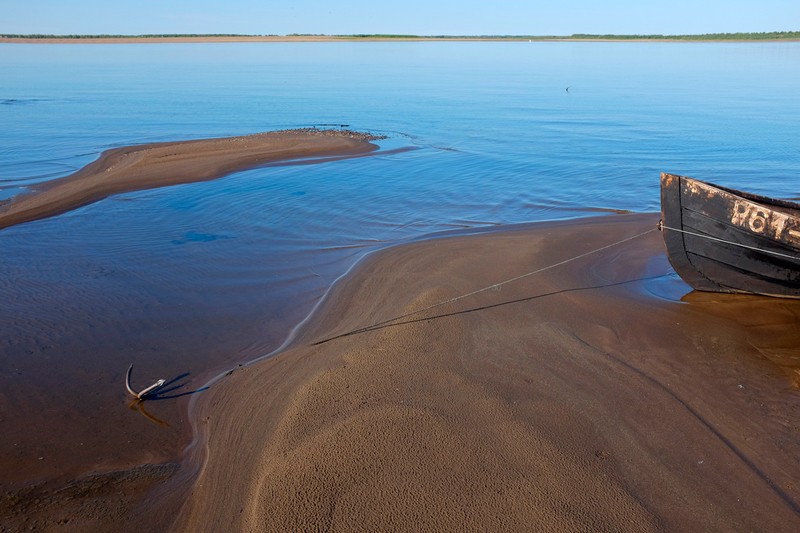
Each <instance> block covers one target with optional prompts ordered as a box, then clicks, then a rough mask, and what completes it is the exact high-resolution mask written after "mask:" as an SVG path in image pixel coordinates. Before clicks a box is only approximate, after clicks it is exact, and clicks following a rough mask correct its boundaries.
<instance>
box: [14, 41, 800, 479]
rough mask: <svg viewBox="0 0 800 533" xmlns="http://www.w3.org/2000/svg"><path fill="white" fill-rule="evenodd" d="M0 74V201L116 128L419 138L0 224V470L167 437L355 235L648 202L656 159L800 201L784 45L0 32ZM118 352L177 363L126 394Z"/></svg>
mask: <svg viewBox="0 0 800 533" xmlns="http://www.w3.org/2000/svg"><path fill="white" fill-rule="evenodd" d="M0 72H2V73H3V74H2V76H0V124H2V128H0V201H1V200H3V199H7V198H10V197H12V196H13V195H15V194H19V193H21V192H24V191H25V190H26V188H27V187H29V186H31V185H33V184H36V183H39V182H42V181H46V180H50V179H54V178H57V177H61V176H64V175H67V174H70V173H72V172H74V171H75V170H77V169H78V168H80V167H82V166H83V165H85V164H87V163H89V162H91V161H92V160H94V159H95V158H97V156H98V155H99V153H101V152H102V151H103V150H106V149H108V148H113V147H118V146H125V145H131V144H139V143H148V142H157V141H172V140H184V139H196V138H204V137H219V136H229V135H242V134H249V133H256V132H260V131H267V130H275V129H284V128H295V127H308V126H317V127H339V126H341V125H347V126H348V127H349V128H351V129H356V130H363V131H370V132H374V133H378V134H383V135H387V137H388V138H387V139H386V140H385V141H381V142H380V144H381V148H383V149H386V150H387V151H389V149H392V148H413V150H408V151H400V152H399V153H386V154H381V153H379V154H377V155H375V156H372V157H365V158H359V159H351V160H345V161H336V162H330V163H323V164H317V165H303V166H271V167H266V168H259V169H254V170H249V171H246V172H240V173H237V174H234V175H231V176H228V177H225V178H222V179H218V180H215V181H212V182H205V183H196V184H189V185H181V186H175V187H166V188H162V189H157V190H150V191H139V192H134V193H127V194H121V195H117V196H114V197H111V198H108V199H106V200H103V201H101V202H97V203H95V204H92V205H89V206H85V207H83V208H80V209H77V210H75V211H72V212H70V213H67V214H64V215H61V216H58V217H54V218H50V219H46V220H40V221H36V222H32V223H27V224H23V225H20V226H16V227H12V228H8V229H5V230H2V231H0V472H2V476H0V488H6V487H15V486H18V485H19V484H21V483H26V482H31V481H58V480H61V479H66V478H68V477H70V476H73V475H76V474H77V473H80V472H83V471H86V470H88V469H108V468H117V467H122V466H125V465H128V464H132V463H136V462H141V461H161V460H165V459H169V458H172V457H175V456H176V455H177V454H178V453H179V452H180V449H181V447H182V446H183V445H184V444H185V443H186V439H187V435H188V434H189V431H190V429H189V426H188V424H187V421H186V420H185V418H186V403H187V401H188V398H190V397H192V393H194V394H202V387H203V385H204V384H205V383H206V381H207V380H208V378H209V377H211V376H213V375H216V374H218V373H219V372H221V371H224V370H225V369H226V368H230V367H232V366H235V365H237V364H241V363H244V362H246V361H248V360H251V359H253V358H256V357H259V356H262V355H264V354H267V353H269V352H271V351H272V350H274V349H275V348H277V347H278V346H279V345H280V344H281V343H282V342H283V341H284V340H285V339H286V337H287V335H288V334H289V332H290V330H291V329H292V327H294V326H295V325H296V324H297V323H298V322H300V321H301V320H302V319H303V318H304V317H305V316H307V314H308V313H309V312H310V310H311V309H312V308H313V306H314V304H315V303H316V302H317V301H318V300H319V298H320V297H321V296H322V295H323V294H324V292H325V290H326V289H327V288H328V287H329V286H330V285H331V283H333V281H334V280H335V279H336V278H337V277H338V276H340V275H342V274H343V273H344V272H346V271H347V269H348V268H349V267H350V266H351V265H352V264H353V263H354V262H355V261H356V260H357V259H358V258H359V257H361V256H362V255H363V254H364V253H366V252H369V251H372V250H375V249H378V248H381V247H385V246H391V245H394V244H399V243H402V242H406V241H408V240H412V239H418V238H424V237H425V236H426V235H430V234H432V233H435V232H439V231H443V230H452V229H463V230H467V231H468V230H469V229H470V228H482V227H487V226H496V225H502V224H511V223H518V222H530V221H538V220H553V219H564V218H574V217H583V216H591V215H597V214H603V213H611V212H619V211H636V212H647V211H657V210H658V209H659V203H658V202H659V191H658V177H659V172H661V171H668V172H673V173H679V174H685V175H690V176H694V177H697V178H701V179H704V180H708V181H712V182H716V183H719V184H722V185H726V186H729V187H734V188H740V189H747V190H750V191H752V192H757V193H761V194H766V195H769V196H778V197H784V198H797V197H800V178H799V177H798V176H800V144H798V139H799V138H800V100H798V96H797V95H798V94H800V43H600V42H596V43H588V42H587V43H580V42H578V43H543V42H532V43H529V42H372V43H366V42H364V43H346V42H333V43H241V44H239V43H236V44H233V43H229V44H135V45H102V44H75V45H47V44H38V45H17V44H13V45H12V44H5V45H0ZM131 363H134V365H135V369H134V374H133V377H134V383H135V384H136V385H138V386H139V387H138V388H143V387H144V386H145V385H148V384H150V383H151V382H152V381H154V380H155V379H157V378H166V379H168V380H169V381H170V382H171V385H170V387H169V391H170V392H169V393H165V394H163V395H162V397H161V398H159V399H158V400H156V401H152V402H147V403H146V408H147V411H145V412H142V411H141V410H137V409H134V408H131V407H130V406H129V402H128V399H129V398H128V397H127V396H126V392H125V390H124V376H125V371H126V370H127V368H128V365H129V364H131ZM198 391H199V392H198ZM143 415H144V416H143Z"/></svg>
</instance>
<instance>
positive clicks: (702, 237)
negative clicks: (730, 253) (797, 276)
mask: <svg viewBox="0 0 800 533" xmlns="http://www.w3.org/2000/svg"><path fill="white" fill-rule="evenodd" d="M658 227H659V228H660V229H662V230H664V229H668V230H670V231H677V232H678V233H685V234H687V235H693V236H695V237H700V238H701V239H708V240H710V241H716V242H721V243H725V244H730V245H731V246H738V247H740V248H747V249H748V250H754V251H756V252H761V253H764V254H771V255H774V256H777V257H785V258H787V259H793V260H795V261H798V260H800V256H797V255H791V254H783V253H781V252H774V251H772V250H764V249H763V248H758V247H756V246H750V245H748V244H742V243H739V242H732V241H726V240H725V239H720V238H718V237H712V236H711V235H703V234H702V233H695V232H694V231H687V230H685V229H679V228H671V227H669V226H665V225H664V223H663V222H659V223H658Z"/></svg>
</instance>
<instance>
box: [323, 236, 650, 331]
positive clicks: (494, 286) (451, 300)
mask: <svg viewBox="0 0 800 533" xmlns="http://www.w3.org/2000/svg"><path fill="white" fill-rule="evenodd" d="M657 229H658V228H652V229H649V230H647V231H643V232H641V233H637V234H636V235H633V236H631V237H626V238H624V239H620V240H618V241H616V242H612V243H611V244H607V245H605V246H601V247H600V248H595V249H594V250H590V251H588V252H584V253H582V254H579V255H576V256H574V257H570V258H568V259H564V260H563V261H559V262H558V263H553V264H552V265H548V266H546V267H542V268H538V269H536V270H533V271H531V272H527V273H525V274H522V275H521V276H516V277H513V278H510V279H507V280H504V281H501V282H499V283H494V284H492V285H489V286H487V287H483V288H480V289H477V290H474V291H472V292H468V293H466V294H461V295H459V296H455V297H453V298H448V299H447V300H442V301H440V302H436V303H435V304H432V305H429V306H427V307H423V308H421V309H417V310H415V311H411V312H410V313H405V314H403V315H399V316H396V317H394V318H390V319H388V320H384V321H382V322H377V323H375V324H372V325H369V326H364V327H363V328H358V329H355V330H353V331H349V332H347V333H342V334H340V335H335V336H333V337H329V338H327V339H324V340H321V341H317V342H315V343H313V344H312V346H317V345H319V344H324V343H326V342H328V341H332V340H334V339H339V338H341V337H347V336H349V335H355V334H358V333H363V332H366V331H370V330H373V329H376V328H379V327H382V326H386V325H389V324H391V323H392V322H396V321H398V320H403V319H405V318H409V317H412V316H414V315H418V314H420V313H424V312H425V311H430V310H431V309H435V308H437V307H441V306H443V305H448V304H451V303H454V302H457V301H459V300H463V299H464V298H469V297H470V296H475V295H476V294H480V293H482V292H486V291H490V290H496V289H499V288H500V287H502V286H503V285H507V284H509V283H513V282H515V281H519V280H521V279H524V278H527V277H530V276H533V275H535V274H540V273H542V272H545V271H546V270H550V269H553V268H556V267H560V266H563V265H566V264H567V263H571V262H572V261H577V260H578V259H582V258H584V257H587V256H590V255H592V254H596V253H598V252H602V251H603V250H608V249H609V248H613V247H614V246H618V245H620V244H623V243H626V242H628V241H632V240H634V239H638V238H639V237H643V236H645V235H647V234H648V233H653V232H654V231H656V230H657Z"/></svg>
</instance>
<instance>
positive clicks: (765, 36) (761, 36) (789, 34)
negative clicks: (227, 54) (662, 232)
mask: <svg viewBox="0 0 800 533" xmlns="http://www.w3.org/2000/svg"><path fill="white" fill-rule="evenodd" d="M204 37H232V38H259V37H318V38H325V37H327V38H331V39H476V40H478V39H498V40H502V39H508V40H587V41H591V40H620V41H624V40H636V41H651V40H652V41H658V40H669V41H788V40H800V31H770V32H756V33H748V32H740V33H703V34H695V35H662V34H645V35H617V34H590V33H574V34H572V35H402V34H381V33H373V34H369V33H363V34H354V35H325V34H311V33H292V34H289V35H285V36H281V35H275V34H268V35H245V34H237V33H160V34H146V35H115V34H100V35H72V34H70V35H52V34H42V33H33V34H3V35H0V38H4V39H159V38H160V39H164V38H173V39H181V38H195V39H197V38H204Z"/></svg>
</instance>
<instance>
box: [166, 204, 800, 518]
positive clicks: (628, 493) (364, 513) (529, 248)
mask: <svg viewBox="0 0 800 533" xmlns="http://www.w3.org/2000/svg"><path fill="white" fill-rule="evenodd" d="M656 221H657V217H655V216H652V215H622V216H609V217H604V218H600V219H592V220H581V221H573V222H567V223H545V224H537V225H533V226H528V227H520V228H516V227H515V228H507V229H504V230H502V231H497V232H495V231H493V232H490V233H485V234H478V235H472V236H455V237H452V238H443V239H434V240H428V241H425V242H420V243H414V244H410V245H406V246H401V247H397V248H393V249H389V250H385V251H383V252H380V253H377V254H374V255H373V256H371V257H369V258H367V259H366V260H365V261H363V262H362V263H361V264H360V265H359V266H358V267H357V269H356V270H355V271H354V272H352V273H351V274H350V275H348V276H347V277H346V278H345V279H343V280H341V281H340V282H339V283H338V284H337V285H336V286H335V287H334V288H333V290H332V291H331V292H330V293H329V295H328V297H326V299H325V300H324V302H323V303H322V304H321V306H320V308H319V309H318V312H317V313H316V314H315V316H314V318H313V319H312V320H311V321H310V322H308V323H307V324H306V325H305V326H304V327H303V328H302V330H301V331H300V332H299V334H298V337H297V338H296V341H295V342H294V343H293V346H292V347H290V349H288V350H286V351H285V352H283V353H281V354H280V355H278V356H276V357H273V358H271V359H267V360H264V361H261V362H259V363H257V364H254V365H251V366H249V367H244V368H241V369H239V370H237V371H235V372H233V373H232V374H230V375H229V376H228V377H225V378H223V379H222V380H221V381H220V382H218V383H217V384H215V386H214V387H212V389H211V390H210V391H209V393H208V394H206V395H204V396H203V397H202V398H198V399H197V404H196V406H195V407H196V408H195V409H194V415H195V423H196V424H197V427H198V437H197V446H195V447H194V448H193V450H194V451H193V456H192V457H190V458H188V461H190V462H194V463H195V464H200V465H202V467H201V469H200V474H199V476H198V478H197V479H196V481H195V482H194V484H193V485H192V487H191V492H190V494H189V496H188V499H187V500H186V502H185V504H184V505H183V507H182V509H181V510H180V513H179V514H178V518H177V522H176V523H175V524H173V529H176V530H180V531H223V530H225V531H292V530H333V531H353V530H385V529H391V530H407V531H408V530H413V531H420V530H435V531H442V530H444V531H452V530H459V531H462V530H488V531H502V530H533V531H536V530H547V531H577V530H581V531H609V530H613V531H637V532H638V531H661V530H673V531H675V530H677V531H688V530H698V531H708V530H714V531H733V530H754V531H796V530H797V528H798V526H799V525H800V485H798V482H797V480H798V479H800V462H799V461H798V457H800V394H798V388H797V381H796V380H794V381H793V379H792V376H795V377H797V376H800V374H798V373H797V372H798V368H796V367H793V366H792V365H797V363H796V361H797V358H798V355H800V352H798V350H799V349H798V346H800V327H798V325H800V304H799V303H798V302H797V301H784V300H775V299H769V298H761V297H754V296H731V295H692V297H690V298H687V299H685V300H686V301H677V300H673V299H670V298H666V297H658V296H656V294H660V292H659V290H655V289H658V287H659V284H661V283H665V282H667V281H669V282H670V283H673V284H674V283H676V281H675V280H674V279H673V280H669V278H665V277H664V273H665V272H666V270H667V266H666V261H665V259H664V256H663V243H662V241H661V236H660V235H659V234H658V232H657V231H652V232H649V233H646V234H645V235H643V236H640V237H637V238H635V239H633V240H631V241H629V242H626V243H624V244H620V245H617V246H614V247H611V248H608V249H606V250H604V251H602V252H599V253H596V254H594V255H591V256H588V257H585V258H583V259H580V260H577V261H574V262H570V263H567V264H565V265H563V266H560V267H558V268H554V269H551V270H547V271H545V272H542V273H541V274H537V275H534V276H530V277H526V278H524V279H521V280H519V281H517V282H514V283H512V284H508V285H503V286H501V287H499V288H498V289H497V290H492V291H485V292H481V293H479V294H476V295H475V296H471V297H469V298H465V299H461V300H459V301H458V302H456V303H453V304H448V305H444V306H439V307H435V308H433V309H430V310H429V311H426V312H424V313H419V314H415V315H412V316H409V317H407V318H406V319H403V320H400V321H397V322H392V323H391V324H390V325H383V326H380V327H375V328H372V329H367V330H366V331H362V332H360V333H357V334H350V335H348V333H350V332H353V331H356V330H360V329H362V328H364V327H365V326H370V325H373V324H379V323H381V322H382V321H385V320H389V319H391V318H393V317H396V316H399V315H403V314H406V313H409V312H413V311H414V310H417V309H421V308H425V307H427V306H430V305H431V304H435V303H438V302H442V301H444V300H447V299H449V298H453V297H455V296H458V295H463V294H466V293H469V292H471V291H474V290H475V289H477V288H481V287H487V286H489V285H492V284H494V283H496V282H498V281H502V280H505V279H509V278H513V277H515V276H518V275H520V274H522V273H526V272H529V271H533V270H535V269H538V268H541V267H544V266H547V265H551V264H554V263H557V262H559V261H562V260H564V259H566V258H569V257H574V256H577V255H580V254H582V253H585V252H587V251H589V250H593V249H597V248H600V247H602V246H605V245H607V244H609V243H611V242H614V241H617V240H619V239H622V238H624V237H627V236H633V235H637V234H639V233H642V232H645V231H647V230H648V229H651V228H653V227H654V226H655V224H656ZM329 339H330V340H329ZM320 341H325V342H322V343H319V342H320Z"/></svg>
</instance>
